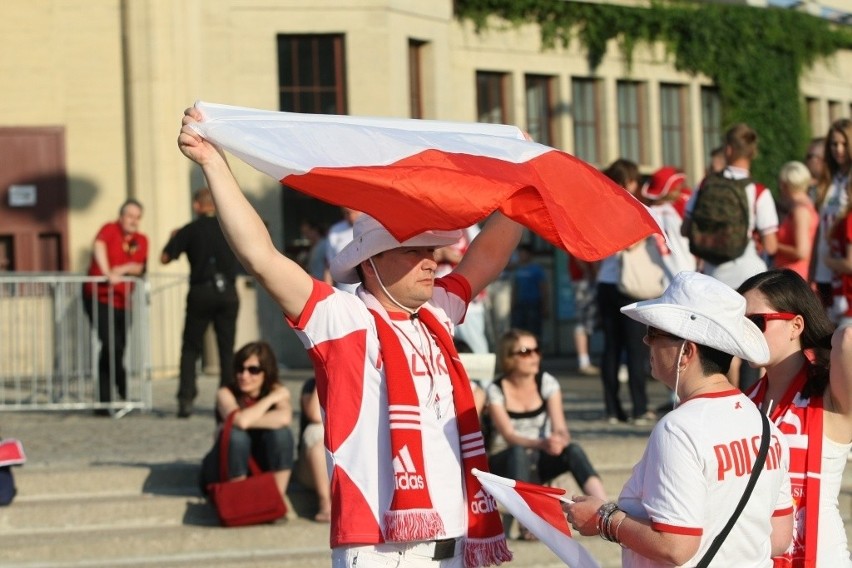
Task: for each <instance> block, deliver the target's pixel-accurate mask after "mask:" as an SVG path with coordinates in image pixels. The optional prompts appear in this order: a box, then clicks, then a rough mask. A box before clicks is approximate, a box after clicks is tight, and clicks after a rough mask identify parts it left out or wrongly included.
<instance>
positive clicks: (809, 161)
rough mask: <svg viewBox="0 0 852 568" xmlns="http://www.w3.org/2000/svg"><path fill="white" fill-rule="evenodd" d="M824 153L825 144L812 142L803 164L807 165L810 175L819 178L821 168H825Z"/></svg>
mask: <svg viewBox="0 0 852 568" xmlns="http://www.w3.org/2000/svg"><path fill="white" fill-rule="evenodd" d="M824 153H825V146H824V145H823V144H812V145H811V146H810V148H808V155H807V156H806V161H805V165H806V166H808V170H809V171H810V172H811V177H812V178H814V179H819V178H820V176H821V175H822V170H823V169H824V168H825V161H824V160H823V154H824Z"/></svg>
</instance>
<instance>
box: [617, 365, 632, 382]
mask: <svg viewBox="0 0 852 568" xmlns="http://www.w3.org/2000/svg"><path fill="white" fill-rule="evenodd" d="M628 380H630V374H629V373H628V372H627V365H621V366H619V367H618V382H619V383H626V382H627V381H628Z"/></svg>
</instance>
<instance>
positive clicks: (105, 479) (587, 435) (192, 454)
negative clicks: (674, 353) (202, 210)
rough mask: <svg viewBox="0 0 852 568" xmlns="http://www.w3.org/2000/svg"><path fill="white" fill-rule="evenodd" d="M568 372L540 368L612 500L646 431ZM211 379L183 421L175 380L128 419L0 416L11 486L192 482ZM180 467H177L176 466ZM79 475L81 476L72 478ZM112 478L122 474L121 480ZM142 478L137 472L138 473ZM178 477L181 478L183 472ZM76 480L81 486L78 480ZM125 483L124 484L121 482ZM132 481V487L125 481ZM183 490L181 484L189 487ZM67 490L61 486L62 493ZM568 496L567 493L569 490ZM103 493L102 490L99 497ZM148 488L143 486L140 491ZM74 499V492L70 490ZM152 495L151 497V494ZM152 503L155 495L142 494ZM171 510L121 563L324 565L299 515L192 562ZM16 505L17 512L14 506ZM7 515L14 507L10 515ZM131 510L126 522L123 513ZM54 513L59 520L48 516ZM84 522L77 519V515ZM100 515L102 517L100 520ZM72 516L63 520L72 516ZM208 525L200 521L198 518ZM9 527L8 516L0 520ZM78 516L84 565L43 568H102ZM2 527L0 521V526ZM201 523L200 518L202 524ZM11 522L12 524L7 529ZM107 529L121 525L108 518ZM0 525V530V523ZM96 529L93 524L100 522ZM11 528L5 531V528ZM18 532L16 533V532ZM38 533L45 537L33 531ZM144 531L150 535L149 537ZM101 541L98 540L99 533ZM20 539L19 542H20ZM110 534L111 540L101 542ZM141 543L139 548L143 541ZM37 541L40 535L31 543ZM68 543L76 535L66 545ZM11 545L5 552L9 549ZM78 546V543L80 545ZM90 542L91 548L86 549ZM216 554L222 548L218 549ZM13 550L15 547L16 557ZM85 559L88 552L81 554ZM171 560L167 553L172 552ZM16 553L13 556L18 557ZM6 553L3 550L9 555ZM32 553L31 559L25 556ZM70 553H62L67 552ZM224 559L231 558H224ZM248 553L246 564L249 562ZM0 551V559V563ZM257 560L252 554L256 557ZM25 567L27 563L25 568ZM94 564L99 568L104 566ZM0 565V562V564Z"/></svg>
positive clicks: (546, 561) (203, 444) (317, 537)
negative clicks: (608, 413) (22, 458)
mask: <svg viewBox="0 0 852 568" xmlns="http://www.w3.org/2000/svg"><path fill="white" fill-rule="evenodd" d="M572 369H573V365H572V364H571V363H570V362H568V361H556V362H555V363H552V364H551V365H549V368H548V370H549V371H551V372H553V373H554V374H555V375H556V376H557V377H558V378H559V379H560V381H561V382H562V385H563V393H564V395H565V403H566V411H567V415H568V419H569V426H570V428H571V430H572V433H573V436H574V438H575V439H576V440H577V441H579V442H580V443H581V444H582V445H583V447H584V448H585V449H586V451H587V453H588V454H589V456H590V458H591V460H592V462H593V463H594V464H595V466H596V467H597V468H598V470H599V471H600V473H601V476H602V479H603V480H604V484H605V486H606V487H607V490H608V492H609V493H610V494H611V495H612V496H613V497H614V496H615V495H617V494H618V491H619V490H620V488H621V484H622V483H623V482H624V479H625V478H626V476H627V475H628V474H629V470H630V466H631V465H632V464H633V463H635V462H636V461H637V460H638V459H639V456H640V455H641V452H642V449H643V448H644V445H645V440H646V438H647V435H648V432H649V431H650V429H651V426H650V425H649V426H642V427H636V426H632V425H627V424H624V425H615V426H613V425H609V424H607V423H606V422H605V421H604V420H603V419H602V418H603V404H602V400H601V388H600V381H599V379H597V378H589V377H583V376H580V375H578V374H577V373H575V372H573V371H572ZM309 376H311V372H310V371H309V370H291V371H287V372H285V373H284V377H283V379H284V381H285V384H286V385H287V386H288V388H289V389H290V390H291V392H292V394H293V397H294V400H295V399H296V397H297V396H298V393H299V389H300V386H301V383H302V382H303V381H304V380H305V379H307V378H308V377H309ZM217 380H218V379H217V378H215V377H212V376H202V377H201V378H200V379H199V387H200V391H201V394H200V396H199V398H198V401H197V408H196V412H195V414H194V415H193V416H192V417H191V418H190V419H188V420H181V419H178V418H176V416H175V413H176V410H177V407H176V402H175V399H174V395H175V392H176V389H177V380H176V379H175V378H171V379H162V380H157V381H155V382H154V385H153V401H154V409H153V410H152V411H151V412H148V413H141V412H131V413H130V414H128V415H126V416H124V417H123V418H121V419H110V418H103V417H96V416H93V415H92V413H91V412H83V411H79V412H10V411H6V412H3V413H2V414H0V434H2V435H3V436H8V437H15V438H18V439H20V440H22V442H23V443H24V447H25V450H26V452H27V456H28V462H27V464H26V465H25V466H24V468H22V469H21V470H20V473H19V474H18V475H19V481H20V482H21V485H22V486H26V487H27V488H28V489H35V486H36V485H38V483H39V482H38V480H39V479H40V478H43V477H45V476H47V479H51V480H53V481H52V483H53V484H54V485H55V484H56V483H59V484H61V485H63V486H65V487H66V489H67V491H70V492H71V493H74V492H75V491H78V489H77V487H78V485H79V486H80V487H81V488H82V487H86V486H91V484H92V483H95V484H104V483H106V484H109V485H111V486H112V489H113V490H116V491H117V490H118V489H119V488H118V487H117V485H122V486H124V485H128V486H130V485H132V486H134V487H135V486H138V485H139V482H138V481H134V480H133V479H131V478H132V477H134V476H138V475H143V474H144V475H145V477H146V479H145V482H144V485H145V487H149V486H151V485H155V484H156V483H155V482H156V481H157V479H158V472H161V471H165V470H168V471H169V472H171V473H170V475H175V472H176V471H178V472H184V473H183V474H182V475H184V476H186V475H189V476H192V475H194V473H193V472H194V471H196V470H195V469H194V468H195V467H196V466H197V464H198V463H199V461H200V460H201V458H202V457H203V455H204V454H205V453H206V452H207V450H208V449H209V448H210V446H211V444H212V442H213V431H214V421H213V396H214V392H215V389H216V382H217ZM622 390H623V391H625V392H623V393H622V394H623V399H624V400H627V393H626V388H623V389H622ZM648 390H649V394H650V398H651V405H652V407H654V406H656V405H657V404H661V403H663V402H665V401H666V398H667V393H666V390H665V388H664V387H662V385H660V384H659V383H656V382H650V383H649V385H648ZM184 466H185V467H184ZM116 471H118V472H119V475H123V477H121V478H119V480H116V478H115V477H110V475H113V476H114V474H115V473H114V472H116ZM81 472H82V473H81ZM121 472H126V473H124V474H122V473H121ZM139 472H142V473H139ZM187 472H188V473H187ZM81 476H82V477H81ZM125 478H126V479H125ZM134 479H135V478H134ZM560 481H564V482H565V484H566V486H568V487H569V488H570V489H571V490H572V491H575V490H576V489H574V488H573V487H572V485H573V480H572V479H570V478H567V476H566V479H564V480H562V479H560ZM190 483H191V480H190ZM66 484H68V485H66ZM574 487H575V486H574ZM107 489H108V488H107ZM149 489H150V487H149ZM79 490H82V489H79ZM155 493H156V491H155ZM303 494H304V493H303V492H302V493H299V492H297V493H296V494H293V495H291V497H292V499H293V502H294V504H295V506H296V510H297V511H296V512H300V511H298V509H299V504H298V501H297V499H299V496H300V495H303ZM20 497H21V500H20V504H21V507H18V508H17V509H18V510H19V511H18V512H20V513H24V512H26V511H25V509H26V510H34V509H37V508H39V507H40V506H44V507H47V506H48V502H49V501H50V500H51V499H50V498H49V497H40V498H39V497H36V498H35V501H33V498H32V497H29V496H25V495H21V496H20ZM149 497H154V498H156V495H153V496H151V495H149ZM177 501H178V502H177V503H176V504H174V505H173V507H177V509H176V510H175V511H171V510H168V511H165V512H161V513H160V514H162V515H165V519H167V520H170V521H174V518H177V519H180V518H181V515H183V521H182V522H181V521H175V522H178V523H180V524H178V525H177V526H175V527H173V528H169V527H168V526H167V527H166V530H167V531H171V532H172V533H173V538H167V537H166V536H164V534H163V532H161V531H156V532H155V529H153V528H151V529H148V528H146V529H144V530H137V531H136V532H137V533H138V534H137V535H136V536H137V540H136V541H133V542H139V541H140V539H141V544H139V545H138V546H142V547H146V548H147V549H148V552H147V554H148V556H147V557H146V560H145V561H144V562H142V561H140V560H138V559H137V562H138V564H133V563H132V562H133V561H132V560H130V559H128V560H126V562H125V564H123V565H127V566H134V567H136V566H142V565H144V566H146V567H147V566H150V565H152V564H150V563H152V562H155V563H156V565H158V566H175V567H180V568H185V567H186V566H198V565H206V566H213V565H216V566H220V565H221V566H236V565H246V566H247V565H251V566H257V567H259V568H260V567H263V568H266V566H269V567H271V566H276V567H277V568H281V567H282V566H299V567H300V568H306V567H309V566H310V567H313V566H327V565H328V560H327V559H328V556H327V554H328V529H327V525H319V524H317V523H314V522H312V521H311V520H310V516H309V515H308V516H304V517H301V518H298V519H295V520H291V521H290V522H288V523H287V525H286V526H285V530H284V531H281V530H280V529H277V530H276V528H275V527H253V528H252V530H251V531H244V532H242V533H237V532H231V531H228V532H226V533H222V534H219V533H217V534H219V536H217V537H216V538H217V540H223V539H225V537H228V538H230V537H234V538H236V537H237V536H238V535H239V534H242V535H245V536H244V541H241V543H234V544H233V545H228V547H227V548H226V549H225V550H224V551H218V552H215V553H214V552H210V551H208V552H207V555H206V556H205V555H203V554H202V553H203V552H204V551H205V550H206V548H208V547H209V544H208V545H204V544H201V543H200V542H199V543H198V544H197V546H196V545H194V544H193V543H194V542H195V541H194V540H193V539H198V538H209V537H205V536H203V535H205V534H206V533H205V532H203V531H201V532H199V531H198V528H197V527H193V526H192V525H193V521H192V519H193V515H192V514H191V513H192V512H193V511H195V512H197V511H199V510H200V509H199V508H200V507H202V504H201V503H199V502H196V500H195V499H192V498H189V499H188V500H186V503H184V502H183V500H180V499H178V500H177ZM97 502H98V499H95V500H94V501H91V503H89V504H86V505H82V504H81V505H80V507H82V509H81V511H83V510H85V511H86V513H85V514H86V515H88V516H92V515H98V514H99V513H98V511H99V509H96V508H93V507H94V505H93V504H92V503H97ZM25 504H26V507H25V506H24V505H25ZM104 506H109V507H110V513H109V514H114V510H116V509H122V510H123V509H130V510H131V512H128V513H127V515H131V516H132V515H134V514H135V515H137V516H141V515H143V514H144V513H143V511H142V509H143V508H144V502H140V501H128V502H127V503H126V504H125V506H123V507H122V506H121V505H117V504H112V503H111V502H110V504H109V505H104ZM12 508H15V507H14V506H13V507H12ZM135 508H138V509H139V510H136V512H135V513H134V512H133V511H132V510H134V509H135ZM57 514H59V513H57ZM83 514H84V513H82V512H81V513H80V515H83ZM106 514H107V513H104V515H106ZM72 517H73V515H72ZM208 517H209V514H208ZM10 518H17V517H10ZM82 518H83V517H82V516H81V517H80V518H79V521H78V522H79V524H80V527H79V529H77V532H76V533H75V532H72V533H71V536H70V537H69V536H57V537H55V538H62V539H64V540H63V542H65V544H64V546H68V544H67V541H68V540H69V539H70V540H72V541H73V540H74V539H80V540H81V543H80V546H78V547H77V548H81V550H82V552H79V555H80V558H83V559H84V560H79V561H78V560H70V559H58V560H50V561H49V560H44V561H43V562H44V564H43V565H44V566H51V567H53V566H63V567H65V566H107V565H109V562H110V561H109V560H98V557H97V556H96V555H95V553H94V551H95V550H97V549H98V547H105V546H107V544H101V543H100V542H101V541H97V540H93V543H92V544H91V546H92V547H95V548H88V549H87V548H86V547H87V546H88V545H86V544H85V543H84V542H83V540H82V539H84V538H92V539H96V538H98V535H97V534H96V533H97V532H99V528H98V527H99V525H98V524H97V523H96V522H95V521H90V522H94V523H95V524H94V526H93V527H91V528H90V527H89V525H87V524H84V523H83V521H82ZM0 519H2V517H0ZM209 520H210V519H208V521H209ZM7 522H13V521H7ZM113 522H115V523H120V522H127V521H125V520H122V519H121V518H117V519H116V520H115V521H113ZM0 524H2V523H0ZM101 524H103V522H102V521H101ZM13 528H14V526H13ZM22 530H23V529H19V532H20V531H22ZM43 530H47V529H43ZM146 531H151V532H150V533H148V532H146ZM100 532H101V533H104V532H105V531H103V530H100ZM25 533H26V534H25ZM46 534H47V533H39V532H38V531H36V533H34V534H29V533H28V532H26V531H24V532H22V533H21V535H20V536H18V537H16V539H15V540H14V541H9V542H10V546H13V547H18V548H19V549H21V550H19V551H18V552H17V554H18V556H16V557H15V558H19V557H20V558H23V559H25V558H27V553H26V550H28V549H27V548H26V546H28V545H27V544H26V543H27V542H28V540H27V539H33V538H42V539H43V538H46V536H45V535H46ZM106 534H112V533H106ZM146 534H150V536H149V540H148V541H147V543H148V544H147V546H146V544H145V543H146V541H145V540H144V539H145V535H146ZM39 535H41V536H39ZM75 535H76V536H75ZM176 539H177V540H182V541H186V542H184V543H183V545H182V546H183V548H185V549H186V550H183V548H180V547H179V546H178V545H177V544H171V541H172V540H176ZM578 539H579V540H580V541H581V543H582V544H583V545H584V546H586V547H587V548H588V549H589V550H590V552H591V553H592V554H593V555H594V556H595V558H597V559H598V560H599V561H600V562H601V564H602V565H603V566H604V567H607V568H608V567H611V566H618V565H620V552H619V548H618V547H617V546H614V545H612V544H610V543H605V542H603V541H601V540H600V539H598V538H586V537H578ZM12 542H14V544H11V543H12ZM86 542H88V541H86ZM96 543H97V544H96ZM132 546H137V545H132V544H131V543H130V542H123V543H122V544H120V545H119V547H125V548H126V550H127V555H128V558H129V557H130V556H131V554H130V549H131V547H132ZM222 546H225V545H224V544H223V545H222ZM247 546H248V547H252V550H255V551H267V552H268V553H269V554H270V555H271V556H270V558H269V560H268V562H264V561H263V559H262V558H260V559H258V558H254V560H253V561H252V562H251V563H247V561H246V559H245V556H244V555H245V552H244V550H245V548H246V547H247ZM510 546H511V548H512V550H513V551H514V553H515V561H514V562H513V563H512V565H513V566H521V567H526V566H529V567H533V566H534V567H550V566H554V567H555V566H560V565H561V562H560V561H559V560H558V559H557V558H556V556H555V555H553V553H552V552H551V551H550V550H548V549H547V548H546V547H545V546H544V545H542V544H541V543H526V542H520V541H517V540H516V541H513V542H512V543H511V545H510ZM22 547H23V548H22ZM85 550H89V552H88V554H87V553H86V552H85ZM180 550H182V551H181V552H176V551H180ZM22 551H23V552H22ZM9 553H10V554H11V553H12V551H11V550H10V551H9ZM33 554H35V553H33ZM67 554H68V555H70V554H72V553H71V552H68V553H67ZM229 554H230V555H234V556H233V557H231V556H229ZM259 554H260V552H257V553H256V554H255V555H254V556H258V555H259ZM3 555H4V554H3V552H2V550H0V558H2V557H3ZM261 556H262V555H261ZM28 560H29V561H25V562H23V563H21V564H15V563H14V562H13V563H12V564H11V565H12V566H15V567H18V566H26V567H27V568H31V567H32V566H35V565H39V566H42V564H40V563H39V562H42V561H39V562H35V559H34V558H32V557H30V558H29V559H28ZM33 562H35V564H34V563H33ZM104 562H107V563H106V564H104ZM3 564H4V562H2V561H0V565H3Z"/></svg>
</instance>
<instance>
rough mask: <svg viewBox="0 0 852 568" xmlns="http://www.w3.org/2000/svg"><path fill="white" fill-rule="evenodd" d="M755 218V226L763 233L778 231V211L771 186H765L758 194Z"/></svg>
mask: <svg viewBox="0 0 852 568" xmlns="http://www.w3.org/2000/svg"><path fill="white" fill-rule="evenodd" d="M754 209H755V219H754V226H755V228H756V229H757V230H758V231H759V232H760V234H761V235H768V234H771V233H777V232H778V211H777V209H775V199H774V198H773V197H772V192H771V191H769V188H768V187H767V188H764V189H763V191H761V192H760V195H758V196H757V202H756V203H755V205H754Z"/></svg>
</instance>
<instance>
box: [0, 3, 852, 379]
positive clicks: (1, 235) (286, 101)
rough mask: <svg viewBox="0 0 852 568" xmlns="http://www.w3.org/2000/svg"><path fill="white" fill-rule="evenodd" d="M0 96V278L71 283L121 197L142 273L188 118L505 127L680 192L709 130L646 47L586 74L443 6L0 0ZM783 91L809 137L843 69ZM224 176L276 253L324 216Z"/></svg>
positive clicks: (707, 96) (533, 29)
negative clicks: (679, 172)
mask: <svg viewBox="0 0 852 568" xmlns="http://www.w3.org/2000/svg"><path fill="white" fill-rule="evenodd" d="M832 1H834V0H832ZM628 3H633V2H629V1H628ZM811 4H812V2H811ZM841 4H842V2H841ZM0 77H2V84H3V86H4V88H3V89H2V90H0V198H2V200H0V270H2V269H3V268H4V267H5V269H7V270H17V271H43V270H63V271H72V272H80V271H84V270H85V268H86V263H87V262H88V258H89V253H90V248H91V241H92V238H93V237H94V235H95V232H96V231H97V229H98V227H99V226H100V225H101V224H102V223H104V222H105V221H107V220H111V219H114V218H115V217H116V215H117V211H118V207H119V205H120V204H121V203H122V202H123V201H124V199H126V198H127V197H135V198H137V199H139V200H140V201H141V202H142V203H143V204H144V206H145V216H144V219H143V222H142V227H143V229H142V230H143V231H144V232H145V233H147V234H148V235H149V237H150V239H151V250H152V258H151V259H150V262H151V270H157V271H159V270H161V269H160V268H159V266H158V265H157V263H156V261H157V257H158V256H159V251H160V250H161V249H162V246H163V245H164V244H165V242H166V240H167V239H168V236H169V234H170V233H171V231H172V230H173V229H174V228H176V227H178V226H181V225H183V224H184V223H186V222H188V221H189V220H190V215H191V212H190V194H191V191H192V190H193V189H194V188H196V187H198V186H199V185H200V184H201V183H203V182H202V179H201V177H200V175H199V172H198V171H197V170H194V169H193V168H192V167H191V165H190V163H189V162H188V161H187V160H186V159H184V158H183V157H182V156H181V155H180V153H179V151H178V150H177V146H176V137H177V134H178V128H179V122H180V117H181V114H182V111H183V109H184V108H185V107H187V106H188V105H191V104H192V103H193V101H195V100H205V101H210V102H218V103H224V104H232V105H238V106H247V107H255V108H262V109H272V110H291V111H300V112H324V113H340V114H352V115H370V116H393V117H413V118H426V119H440V120H458V121H477V120H479V121H488V122H504V123H511V124H516V125H518V126H519V127H521V128H522V129H524V130H526V131H528V132H530V133H531V135H532V136H533V137H534V138H535V139H536V140H538V141H540V142H543V143H545V144H549V145H552V146H554V147H557V148H561V149H564V150H566V151H568V152H571V153H573V154H575V155H577V156H579V157H581V158H583V159H585V160H586V161H588V162H590V163H592V164H593V165H595V166H599V167H603V166H605V165H606V164H608V163H609V162H611V161H612V160H614V159H616V158H618V157H628V158H630V159H633V160H634V161H636V162H638V163H639V164H641V167H642V169H643V170H644V171H650V170H653V169H655V168H657V167H659V166H660V165H662V164H664V163H665V164H674V165H678V166H680V167H681V168H683V169H684V170H685V171H686V172H687V174H688V177H689V179H690V180H692V181H697V179H698V178H700V175H701V172H702V171H703V169H704V165H705V162H706V159H707V156H708V154H709V151H710V149H711V147H712V146H714V145H716V144H718V141H719V136H720V134H721V131H722V129H723V127H724V125H722V124H721V123H720V120H721V119H720V108H719V100H718V96H717V95H716V93H715V90H714V88H713V85H712V84H711V82H710V81H709V80H708V79H707V78H703V77H694V76H690V75H687V74H685V73H682V72H679V71H677V70H676V69H675V68H674V66H673V65H672V63H671V61H670V59H669V58H668V57H667V56H666V53H665V50H664V49H663V47H662V46H659V45H654V46H639V47H638V48H637V50H636V52H635V55H634V60H633V63H632V66H631V67H630V69H629V71H628V66H627V65H626V63H625V61H624V60H623V59H622V57H621V55H620V52H619V50H618V49H617V48H615V47H613V48H612V49H610V50H609V52H608V54H607V56H606V57H605V58H604V60H603V62H602V64H601V65H600V66H599V67H598V68H597V69H595V70H594V72H592V70H590V69H589V66H588V63H587V60H586V57H585V56H584V54H583V52H582V49H581V48H580V46H579V45H571V46H569V47H568V48H567V49H563V48H554V49H543V48H542V44H541V40H540V34H539V29H538V27H537V26H535V25H522V26H513V25H510V24H503V25H496V26H491V27H489V28H488V29H487V30H486V31H483V32H482V33H477V32H476V31H475V30H474V27H473V25H472V24H471V23H470V22H467V21H460V20H458V19H457V18H456V17H455V16H454V12H453V2H452V0H313V1H312V2H307V3H306V2H303V1H296V0H39V1H35V2H34V1H32V0H5V1H4V2H3V3H2V5H0ZM801 91H802V96H803V101H802V103H803V104H804V105H805V108H806V109H807V112H808V116H809V121H810V124H811V127H812V131H813V132H814V133H818V134H821V133H823V132H825V130H826V129H827V127H828V125H829V124H830V122H831V121H832V120H834V119H835V118H839V117H842V116H847V117H848V116H850V114H852V52H846V51H843V52H839V53H837V54H835V55H834V56H832V57H830V58H828V59H826V60H824V61H821V62H819V63H818V64H817V65H815V66H814V67H813V68H812V69H810V70H809V71H808V72H807V74H806V75H805V77H804V79H803V81H802V84H801ZM796 157H797V156H791V159H792V158H796ZM232 166H233V167H234V169H235V172H236V175H237V177H238V179H239V180H240V182H241V184H242V186H243V188H244V190H245V191H246V193H247V194H248V196H249V198H250V200H251V201H252V202H253V204H254V205H255V206H256V207H257V208H258V210H259V211H260V212H261V215H262V216H263V217H264V219H265V220H266V221H267V223H268V225H269V228H270V232H271V233H272V236H273V239H274V240H275V242H276V244H277V245H278V246H280V247H281V248H282V249H284V250H288V251H295V250H296V248H297V246H298V243H299V233H298V231H299V221H300V220H301V219H302V218H305V217H315V218H318V219H320V220H322V221H333V220H335V219H336V217H337V212H336V210H335V208H333V207H329V206H327V205H324V204H320V203H318V202H315V201H313V200H309V199H307V198H305V197H303V196H300V195H298V194H296V193H294V192H292V191H290V190H284V189H282V188H280V187H279V186H278V185H277V183H276V182H275V180H272V179H269V178H267V177H265V176H263V175H262V174H259V173H257V172H255V171H254V170H252V169H250V168H249V167H247V166H245V165H244V164H242V163H239V162H238V161H236V160H232ZM162 270H163V271H178V270H184V271H185V270H186V267H185V266H183V267H181V266H172V265H170V266H169V267H166V268H163V269H162ZM264 302H265V300H264V299H263V298H258V306H259V307H258V310H257V311H258V316H257V317H258V321H259V322H260V327H259V329H260V331H259V333H260V334H262V335H263V336H264V337H265V338H267V339H270V340H272V341H273V342H275V340H276V336H279V335H281V334H284V335H286V334H287V333H288V331H287V330H286V326H285V325H284V324H283V322H281V321H280V320H281V318H280V317H278V316H277V315H276V314H275V313H274V312H275V311H274V310H269V309H266V308H268V307H269V306H268V305H265V303H264ZM178 319H179V318H178ZM179 323H180V322H179ZM288 342H289V340H285V341H283V343H285V344H288ZM279 355H282V356H284V357H285V358H289V359H291V360H296V359H298V358H299V357H302V356H301V350H300V349H299V348H298V346H295V347H293V349H292V350H291V349H290V348H289V347H287V348H284V351H283V352H280V353H279ZM298 360H299V361H300V362H304V360H303V359H298Z"/></svg>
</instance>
